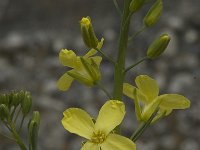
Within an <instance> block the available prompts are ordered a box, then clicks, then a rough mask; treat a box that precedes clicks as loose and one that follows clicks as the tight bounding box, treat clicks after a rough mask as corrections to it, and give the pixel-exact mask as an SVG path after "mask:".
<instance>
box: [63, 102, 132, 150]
mask: <svg viewBox="0 0 200 150" xmlns="http://www.w3.org/2000/svg"><path fill="white" fill-rule="evenodd" d="M63 115H64V117H63V119H62V124H63V126H64V128H65V129H66V130H68V131H69V132H71V133H75V134H77V135H79V136H81V137H84V138H86V139H87V140H88V141H87V142H86V143H85V144H84V145H83V146H82V148H81V150H136V145H135V143H133V142H132V141H131V140H130V139H128V138H126V137H123V136H121V135H118V134H115V133H112V130H113V129H114V128H115V127H116V126H118V125H119V124H120V123H121V122H122V120H123V118H124V115H125V106H124V103H123V102H121V101H118V100H109V101H107V102H106V103H105V104H104V105H103V106H102V108H101V110H100V111H99V115H98V117H97V120H96V122H95V123H94V122H93V120H92V118H91V117H90V115H89V114H88V113H87V112H85V111H84V110H82V109H79V108H69V109H67V110H65V111H64V113H63Z"/></svg>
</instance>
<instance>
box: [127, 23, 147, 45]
mask: <svg viewBox="0 0 200 150" xmlns="http://www.w3.org/2000/svg"><path fill="white" fill-rule="evenodd" d="M145 29H146V26H143V27H142V28H141V29H140V30H138V31H137V32H136V33H135V34H133V35H132V36H130V37H129V38H128V41H129V42H130V41H132V40H133V39H135V37H136V36H138V35H139V34H140V33H142V32H143V31H144V30H145Z"/></svg>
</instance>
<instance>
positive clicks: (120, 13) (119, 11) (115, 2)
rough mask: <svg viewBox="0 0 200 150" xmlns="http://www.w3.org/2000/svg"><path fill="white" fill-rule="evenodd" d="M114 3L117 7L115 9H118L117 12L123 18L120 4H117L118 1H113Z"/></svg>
mask: <svg viewBox="0 0 200 150" xmlns="http://www.w3.org/2000/svg"><path fill="white" fill-rule="evenodd" d="M113 3H114V5H115V7H116V9H117V12H118V13H119V15H120V16H122V12H121V10H120V8H119V5H118V3H117V0H113Z"/></svg>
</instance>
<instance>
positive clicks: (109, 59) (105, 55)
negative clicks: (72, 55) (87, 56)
mask: <svg viewBox="0 0 200 150" xmlns="http://www.w3.org/2000/svg"><path fill="white" fill-rule="evenodd" d="M95 50H97V51H98V52H99V53H101V55H103V56H104V57H105V58H106V59H108V61H110V62H111V63H112V64H115V61H114V60H113V58H111V57H110V56H108V55H107V54H106V53H104V52H103V51H102V50H100V49H97V48H96V49H95Z"/></svg>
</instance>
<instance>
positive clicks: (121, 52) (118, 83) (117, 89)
mask: <svg viewBox="0 0 200 150" xmlns="http://www.w3.org/2000/svg"><path fill="white" fill-rule="evenodd" d="M130 2H131V0H125V1H124V10H123V16H122V22H121V28H120V36H119V45H118V57H117V62H116V64H115V71H114V88H113V98H114V99H117V100H122V95H123V93H122V91H123V82H124V66H125V55H126V49H127V43H128V32H129V25H130V17H129V16H130V12H129V5H130Z"/></svg>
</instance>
